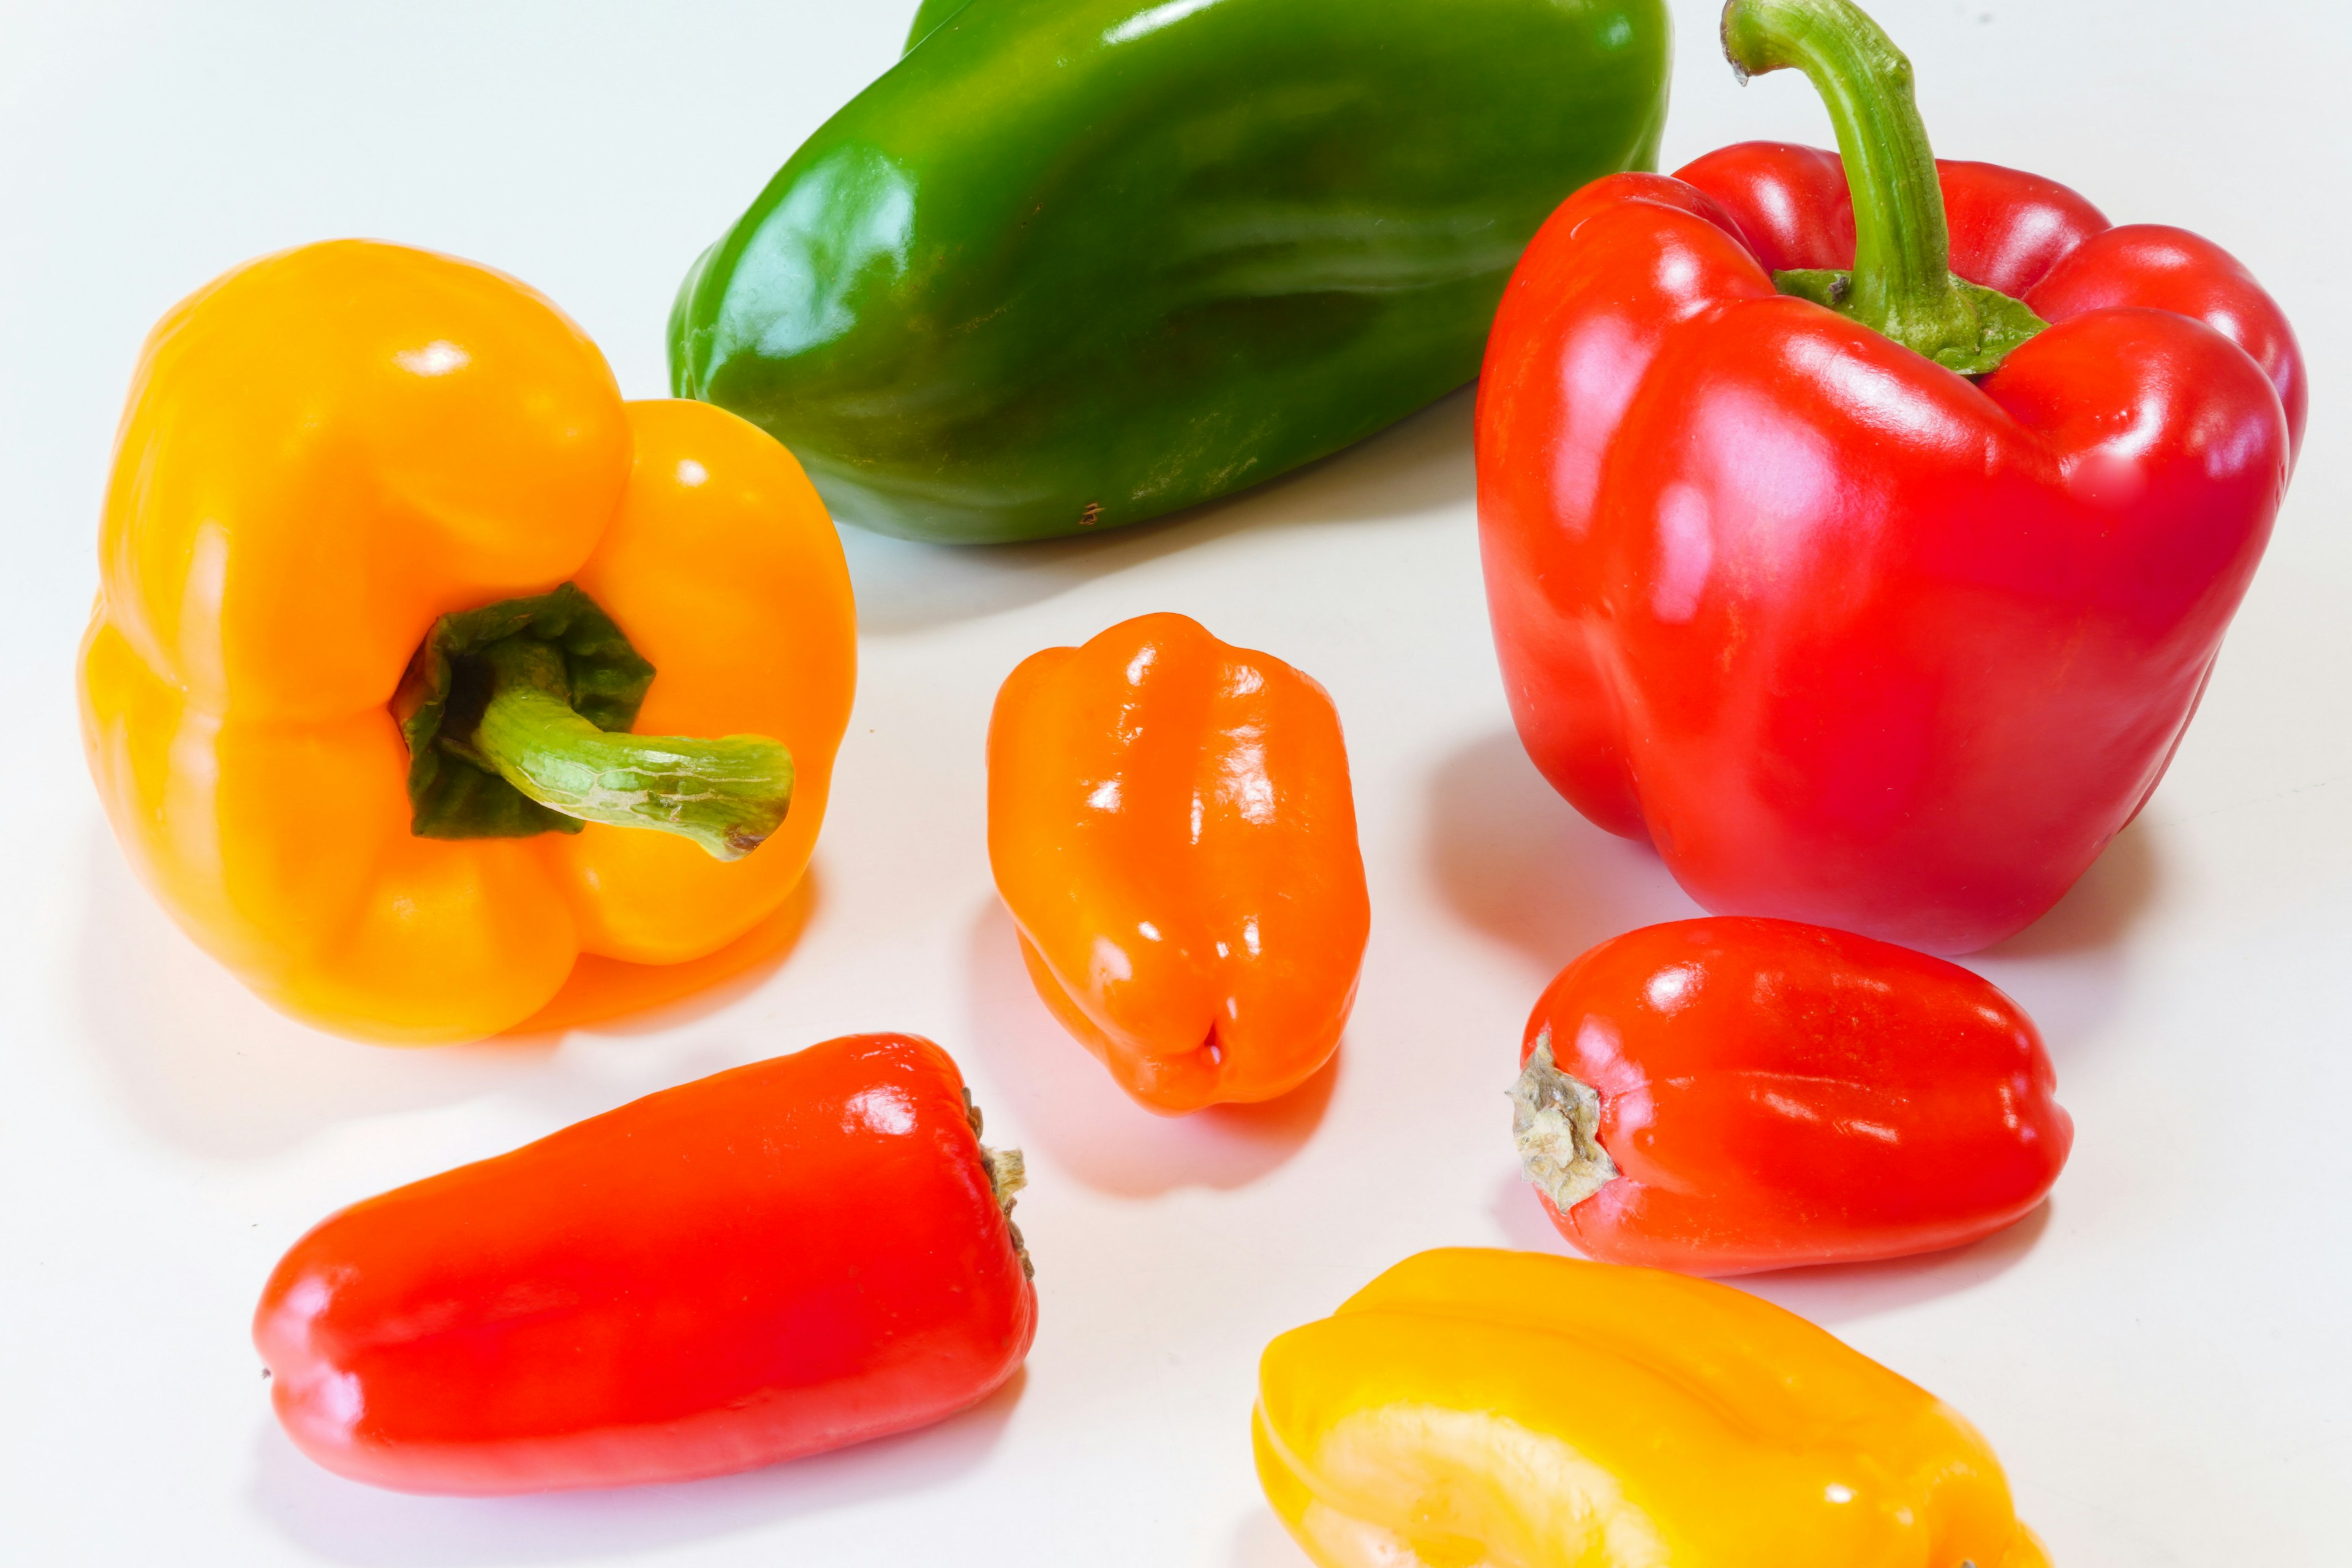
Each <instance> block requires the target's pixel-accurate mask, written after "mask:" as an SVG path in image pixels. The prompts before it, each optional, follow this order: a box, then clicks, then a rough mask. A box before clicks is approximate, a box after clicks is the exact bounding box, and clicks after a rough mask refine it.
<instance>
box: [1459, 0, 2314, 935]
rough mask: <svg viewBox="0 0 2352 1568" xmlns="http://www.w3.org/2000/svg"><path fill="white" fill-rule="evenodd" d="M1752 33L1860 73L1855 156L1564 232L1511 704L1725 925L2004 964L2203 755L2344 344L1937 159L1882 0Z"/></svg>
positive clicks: (2147, 232)
mask: <svg viewBox="0 0 2352 1568" xmlns="http://www.w3.org/2000/svg"><path fill="white" fill-rule="evenodd" d="M1727 37H1728V38H1730V39H1731V40H1732V41H1733V43H1734V46H1735V49H1736V51H1737V52H1736V57H1735V58H1737V59H1738V60H1739V61H1740V62H1741V68H1743V69H1747V70H1750V71H1757V70H1768V69H1773V68H1780V67H1782V66H1788V65H1795V66H1801V68H1804V69H1806V70H1807V72H1808V73H1809V74H1810V75H1811V76H1813V77H1814V79H1816V80H1817V81H1818V82H1820V83H1821V84H1822V94H1823V97H1824V99H1825V100H1828V102H1829V103H1830V106H1831V109H1832V118H1833V120H1835V121H1836V122H1837V125H1838V135H1839V144H1840V147H1841V149H1842V151H1843V158H1842V159H1841V158H1839V157H1833V156H1832V155H1831V154H1828V153H1821V152H1817V151H1814V150H1811V149H1806V148H1796V147H1783V146H1772V145H1764V144H1751V145H1747V146H1742V147H1735V148H1728V149H1726V150H1724V151H1722V152H1719V153H1713V154H1710V155H1709V156H1707V157H1706V158H1702V159H1700V160H1698V161H1697V162H1696V163H1692V164H1691V165H1689V166H1688V167H1686V168H1685V169H1684V170H1682V171H1681V172H1680V174H1677V175H1676V176H1675V177H1674V178H1672V179H1666V178H1661V177H1658V176H1654V175H1644V174H1621V175H1615V176H1612V177H1610V178H1608V179H1604V180H1601V181H1598V182H1596V183H1595V184H1591V185H1590V186H1588V187H1586V188H1585V189H1584V190H1582V191H1580V192H1579V193H1578V194H1577V195H1575V196H1574V197H1573V198H1571V199H1570V201H1569V202H1567V203H1566V204H1565V205H1562V207H1561V208H1560V209H1559V212H1558V213H1556V214H1555V215H1554V216H1553V217H1552V219H1551V221H1550V222H1549V224H1547V225H1546V226H1545V228H1544V230H1543V232H1542V233H1541V234H1540V235H1539V236H1538V237H1537V239H1536V240H1535V241H1534V243H1533V244H1531V245H1530V246H1529V247H1528V253H1527V255H1526V258H1524V259H1523V261H1522V262H1521V264H1520V267H1519V268H1518V270H1517V273H1516V274H1515V275H1514V277H1513V279H1512V282H1511V285H1510V288H1509V289H1508V290H1507V292H1506V295H1505V298H1504V301H1503V305H1502V308H1501V310H1500V312H1499V314H1498V315H1497V317H1496V325H1495V332H1494V336H1493V338H1492V340H1491V342H1490V343H1489V347H1488V353H1487V359H1486V374H1485V375H1484V377H1483V379H1482V380H1481V382H1480V386H1479V407H1478V416H1477V432H1478V434H1477V465H1478V512H1479V532H1480V541H1481V545H1482V549H1483V552H1484V556H1485V568H1486V591H1487V603H1488V607H1489V611H1490V614H1491V617H1492V620H1493V625H1494V631H1495V641H1496V650H1497V653H1498V655H1499V657H1500V659H1501V663H1502V668H1503V674H1504V681H1505V688H1506V690H1507V694H1508V697H1509V700H1510V703H1511V710H1512V715H1513V718H1514V720H1515V721H1516V723H1517V728H1518V731H1519V735H1520V738H1521V740H1522V741H1523V742H1525V744H1526V746H1527V750H1528V755H1529V756H1530V757H1531V758H1532V759H1533V760H1534V761H1535V763H1536V765H1537V766H1538V768H1540V769H1541V770H1542V771H1543V773H1544V774H1545V776H1546V777H1547V778H1548V779H1549V780H1550V782H1551V783H1552V784H1553V785H1554V786H1555V787H1556V788H1557V789H1559V792H1560V793H1561V794H1562V795H1565V796H1566V797H1567V798H1568V799H1569V800H1570V802H1571V803H1573V804H1574V805H1575V806H1576V807H1577V809H1578V810H1580V811H1581V812H1582V813H1583V814H1584V815H1585V816H1588V817H1590V818H1591V820H1592V821H1594V822H1595V823H1598V824H1599V825H1601V826H1603V827H1606V828H1608V829H1609V830H1610V831H1612V832H1615V833H1620V834H1623V835H1626V836H1628V837H1636V838H1647V839H1648V840H1650V841H1651V842H1653V843H1654V844H1655V845H1656V847H1657V848H1658V851H1659V853H1660V855H1661V856H1662V857H1663V858H1664V860H1665V863H1666V865H1667V868H1669V869H1670V870H1671V871H1672V872H1673V873H1674V875H1675V879H1676V880H1677V881H1679V882H1680V883H1681V884H1682V885H1683V887H1684V888H1685V889H1686V890H1687V891H1689V893H1690V894H1691V896H1692V897H1693V898H1695V899H1696V900H1698V901H1699V902H1700V903H1701V904H1702V905H1704V906H1706V908H1707V909H1709V910H1714V911H1716V912H1717V913H1723V914H1752V915H1772V916H1779V917H1782V918H1786V919H1790V920H1800V921H1811V922H1815V923H1819V924H1822V925H1827V926H1832V927H1838V928H1842V929H1845V930H1851V931H1861V932H1864V933H1866V934H1868V935H1871V936H1874V937H1879V938H1883V939H1885V940H1888V941H1893V942H1901V943H1903V944H1905V945H1906V946H1910V947H1915V948H1919V949H1922V950H1925V951H1927V952H1938V953H1957V952H1972V951H1975V950H1977V949H1979V948H1982V947H1985V946H1987V945H1989V944H1990V943H1992V942H1998V941H2000V940H2001V939H2002V938H2004V937H2006V936H2009V935H2011V933H2013V932H2015V931H2019V930H2021V929H2022V928H2023V927H2024V926H2026V925H2027V924H2029V923H2030V922H2032V921H2033V920H2035V919H2036V918H2037V917H2039V916H2040V915H2041V914H2042V912H2043V911H2044V910H2047V909H2049V908H2050V906H2051V905H2052V904H2053V903H2054V902H2055V901H2056V900H2058V899H2059V898H2060V897H2061V896H2062V895H2063V893H2064V892H2065V890H2066V889H2068V888H2069V887H2070V886H2072V885H2073V884H2074V881H2075V879H2077V878H2079V877H2080V876H2081V875H2082V874H2083V872H2084V869H2085V868H2088V867H2089V866H2090V864H2091V863H2092V861H2093V860H2094V859H2095V858H2097V857H2098V855H2099V854H2100V852H2101V851H2102V850H2103V849H2105V847H2106V845H2107V844H2108V843H2109V842H2110V841H2111V840H2112V839H2113V838H2114V837H2115V835H2116V833H2118V832H2119V831H2121V830H2122V828H2123V827H2124V826H2125V825H2126V824H2127V823H2128V822H2129V821H2130V820H2131V819H2132V817H2133V816H2135V815H2136V814H2137V811H2138V810H2139V808H2140V806H2141V805H2142V804H2143V803H2144V802H2145V801H2146V800H2147V797H2148V795H2149V794H2150V792H2151V791H2153V790H2154V789H2155V787H2156V785H2157V783H2158V780H2159V779H2160V778H2161V777H2162V775H2163V773H2164V770H2165V767H2166V765H2167V764H2168V763H2169V761H2170V759H2171V756H2172V754H2173V752H2174V749H2175V748H2176V747H2177V746H2178V744H2179V741H2180V738H2181V736H2182V734H2183V733H2184V732H2185V731H2186V728H2187V726H2188V723H2189V719H2190V716H2191V715H2192V714H2193V712H2194V711H2195V709H2196V706H2197V702H2198V700H2199V698H2200V695H2201V693H2202V691H2203V689H2204V686H2205V682H2206V680H2207V679H2208V677H2209V675H2210V671H2211V669H2212V667H2213V662H2214V659H2215V657H2216V655H2217V654H2218V652H2219V649H2220V647H2221V638H2222V635H2223V633H2224V632H2225V631H2226V629H2227V628H2228V626H2229V623H2230V619H2231V616H2232V615H2233V614H2234V613H2235V611H2236V609H2237V606H2238V605H2239V603H2240V601H2241V599H2242V597H2243V595H2244V594H2245V591H2246V588H2247V584H2249V582H2250V581H2251V580H2252V575H2253V572H2254V569H2255V566H2256V564H2257V563H2259V561H2260V560H2261V558H2262V554H2263V547H2264V545H2265V543H2266V542H2267V541H2268V539H2269V535H2270V531H2271V526H2272V522H2273V518H2274V516H2275V514H2276V512H2277V509H2278V506H2279V503H2280V500H2281V498H2282V496H2283V495H2284V490H2285V487H2286V482H2287V477H2288V474H2289V471H2290V468H2291V466H2292V462H2293V455H2294V443H2295V440H2296V437H2297V436H2298V435H2299V432H2300V430H2301V426H2302V421H2303V415H2304V407H2305V375H2304V371H2303V365H2302V360H2301V356H2300V353H2299V352H2298V350H2297V349H2296V346H2295V342H2294V334H2293V333H2292V331H2290V330H2289V329H2288V326H2287V323H2286V321H2285V320H2284V316H2283V315H2282V314H2281V313H2280V311H2279V309H2278V307H2277V305H2276V303H2275V302H2273V300H2271V299H2270V298H2269V297H2268V296H2267V295H2266V294H2264V293H2263V290H2262V289H2261V288H2260V287H2259V286H2258V285H2257V284H2256V283H2255V282H2254V280H2253V279H2252V278H2251V277H2250V276H2248V275H2247V273H2246V271H2245V269H2244V268H2242V267H2241V266H2239V265H2238V264H2237V263H2236V262H2235V261H2233V260H2232V259H2231V258H2229V257H2228V256H2227V255H2226V254H2224V253H2223V252H2222V251H2221V249H2220V247H2216V246H2214V245H2212V244H2211V243H2210V242H2208V241H2205V240H2202V239H2200V238H2198V237H2195V236H2192V235H2189V234H2185V233H2183V232H2181V231H2179V230H2178V229H2170V228H2163V227H2159V226H2149V225H2133V226H2124V227H2111V226H2109V225H2108V224H2107V222H2106V220H2105V218H2103V217H2102V216H2100V215H2099V214H2098V212H2097V211H2096V209H2095V208H2094V207H2093V206H2092V205H2090V204H2089V203H2088V202H2087V201H2085V200H2084V198H2083V197H2082V196H2080V195H2076V194H2075V193H2074V192H2072V191H2070V190H2067V189H2066V188H2065V187H2063V186H2062V185H2059V184H2056V183H2055V182H2053V181H2050V180H2046V179H2042V178H2040V177H2038V176H2035V175H2032V174H2021V173H2019V172H2017V171H2015V170H2009V169H2000V168H1995V167H1993V166H1991V165H1989V164H1982V163H1936V162H1935V161H1934V160H1933V158H1932V154H1931V153H1930V152H1929V149H1928V145H1927V137H1926V133H1925V132H1924V130H1923V129H1921V128H1920V127H1919V124H1918V121H1917V115H1916V110H1915V109H1914V108H1913V107H1912V104H1911V99H1910V86H1909V82H1910V76H1909V72H1910V67H1909V65H1908V62H1906V61H1905V60H1904V59H1903V58H1902V56H1901V55H1900V54H1899V53H1897V52H1896V51H1895V49H1894V47H1893V45H1892V44H1890V43H1887V42H1886V40H1885V37H1884V35H1883V34H1880V33H1878V32H1877V29H1876V28H1875V27H1874V26H1873V25H1872V24H1870V22H1869V21H1868V19H1867V18H1866V17H1864V16H1862V15H1861V13H1859V12H1858V11H1856V10H1854V9H1853V6H1851V5H1847V4H1845V3H1844V0H1737V3H1736V4H1735V5H1733V6H1732V7H1730V8H1729V10H1728V11H1727ZM1964 371H1965V372H1967V373H1968V374H1962V372H1964Z"/></svg>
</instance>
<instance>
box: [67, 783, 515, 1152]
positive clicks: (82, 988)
mask: <svg viewBox="0 0 2352 1568" xmlns="http://www.w3.org/2000/svg"><path fill="white" fill-rule="evenodd" d="M87 859H88V863H89V883H88V886H89V912H88V915H87V917H86V921H87V923H86V925H85V927H84V929H83V931H82V932H81V937H80V942H79V953H78V955H77V958H76V963H77V966H78V973H77V974H76V975H75V990H76V992H77V994H78V997H79V1004H80V1005H79V1012H80V1015H81V1022H82V1028H83V1033H84V1035H85V1037H86V1038H87V1039H88V1041H89V1045H90V1047H91V1049H92V1054H93V1055H94V1056H95V1057H96V1058H97V1059H98V1061H99V1064H100V1067H101V1068H103V1069H104V1071H105V1076H106V1077H107V1079H109V1080H110V1084H111V1086H112V1088H113V1089H114V1090H115V1092H116V1093H117V1095H118V1096H119V1097H120V1098H121V1100H122V1101H123V1103H124V1104H125V1105H126V1106H127V1108H128V1109H129V1110H130V1111H131V1115H132V1116H133V1118H134V1119H135V1120H136V1121H138V1123H139V1124H140V1126H141V1127H142V1129H144V1130H145V1131H148V1132H149V1133H151V1134H152V1135H153V1136H154V1137H156V1138H158V1139H159V1140H161V1141H162V1142H165V1143H168V1144H171V1145H173V1147H175V1148H178V1149H181V1150H184V1151H187V1152H193V1153H197V1154H204V1155H208V1156H214V1157H219V1158H228V1159H251V1158H255V1157H258V1156H261V1155H267V1154H271V1153H275V1152H278V1151H281V1150H284V1149H287V1148H289V1147H291V1146H292V1145H293V1144H295V1143H297V1142H299V1141H301V1140H302V1139H303V1138H305V1137H307V1136H309V1135H310V1134H311V1133H313V1132H315V1131H318V1130H319V1128H320V1125H321V1124H323V1123H326V1122H331V1121H348V1120H350V1119H352V1118H354V1117H359V1116H377V1115H383V1114H384V1113H386V1112H392V1111H402V1110H422V1109H425V1108H427V1107H433V1106H440V1105H447V1104H452V1103H455V1102H457V1101H459V1100H468V1099H472V1098H474V1097H476V1096H478V1095H481V1094H485V1093H489V1092H493V1091H496V1090H499V1089H507V1088H509V1087H512V1086H515V1085H517V1084H520V1083H523V1082H525V1081H527V1080H528V1079H530V1078H532V1077H533V1076H534V1075H537V1074H540V1073H541V1072H543V1070H544V1069H545V1068H546V1066H547V1063H548V1060H549V1058H550V1057H551V1055H552V1054H553V1042H552V1040H538V1041H530V1042H523V1043H517V1042H514V1041H499V1042H495V1043H490V1044H485V1045H478V1046H445V1047H438V1048H436V1049H433V1050H400V1049H393V1048H387V1047H383V1046H366V1045H360V1044H358V1043H356V1042H354V1041H351V1040H344V1039H339V1038H337V1037H334V1036H332V1035H327V1034H321V1033H320V1031H318V1030H316V1029H312V1028H310V1027H308V1026H304V1025H301V1024H298V1023H296V1022H294V1021H293V1020H292V1019H290V1018H288V1017H286V1016H282V1015H280V1014H278V1013H276V1012H273V1011H271V1010H270V1008H269V1007H268V1006H267V1005H264V1004H263V1003H262V1002H261V1001H260V999H259V998H257V997H256V996H255V995H254V994H252V993H251V992H249V991H247V989H246V988H245V987H244V986H243V985H241V984H238V983H237V981H236V979H235V978H234V977H233V976H232V975H231V974H230V973H228V971H227V970H226V969H224V968H222V967H221V966H220V965H219V964H217V963H215V962H213V960H212V959H211V957H209V956H208V955H207V954H205V952H203V951H202V950H201V949H199V948H198V947H197V946H196V945H195V944H194V942H190V941H189V940H188V939H187V938H186V937H185V936H184V935H182V934H181V932H180V931H179V929H178V928H177V927H175V926H174V925H173V923H172V921H171V920H170V918H169V917H168V916H166V915H165V914H164V913H163V910H161V909H160V908H158V907H157V906H156V904H155V901H154V900H152V899H151V898H149V897H148V895H147V890H146V889H144V888H142V887H141V886H140V885H139V882H138V879H136V878H134V877H133V876H132V875H131V868H130V867H129V866H128V865H127V864H125V863H124V861H123V858H122V856H121V852H120V851H119V850H118V849H116V847H115V846H114V841H113V839H112V838H111V837H110V836H109V835H108V834H107V832H106V830H105V829H104V828H103V827H100V828H97V829H95V830H94V831H93V832H92V834H91V837H90V847H89V855H88V857H87Z"/></svg>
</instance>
